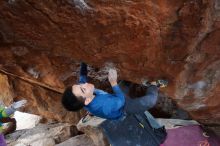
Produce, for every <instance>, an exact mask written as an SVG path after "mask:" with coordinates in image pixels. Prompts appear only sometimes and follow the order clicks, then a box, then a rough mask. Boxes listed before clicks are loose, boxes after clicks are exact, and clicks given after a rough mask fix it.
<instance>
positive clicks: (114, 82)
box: [108, 69, 125, 109]
mask: <svg viewBox="0 0 220 146" xmlns="http://www.w3.org/2000/svg"><path fill="white" fill-rule="evenodd" d="M108 80H109V82H110V84H111V86H112V89H113V91H114V93H115V97H117V99H118V100H117V106H116V109H117V108H121V107H122V106H124V104H125V96H124V93H123V92H122V91H121V89H120V87H119V86H118V83H117V71H116V70H115V69H110V70H109V74H108Z"/></svg>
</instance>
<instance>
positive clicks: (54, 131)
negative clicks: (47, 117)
mask: <svg viewBox="0 0 220 146" xmlns="http://www.w3.org/2000/svg"><path fill="white" fill-rule="evenodd" d="M77 134H78V131H77V129H76V127H75V126H72V125H69V124H41V125H38V126H36V127H34V128H31V129H25V130H18V131H16V132H14V133H12V134H9V135H7V136H6V141H7V144H8V146H15V145H17V146H18V145H19V146H29V145H31V146H54V145H55V144H58V143H62V142H63V141H66V140H67V139H69V138H70V137H72V136H76V135H77Z"/></svg>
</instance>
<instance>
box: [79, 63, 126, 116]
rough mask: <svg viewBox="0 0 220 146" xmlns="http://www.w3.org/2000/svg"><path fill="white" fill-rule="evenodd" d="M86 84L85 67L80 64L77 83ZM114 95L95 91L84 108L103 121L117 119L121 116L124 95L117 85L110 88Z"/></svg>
mask: <svg viewBox="0 0 220 146" xmlns="http://www.w3.org/2000/svg"><path fill="white" fill-rule="evenodd" d="M86 82H87V65H86V64H84V63H82V64H81V68H80V78H79V83H86ZM112 89H113V91H114V94H109V93H107V92H104V91H102V90H99V89H95V91H94V95H95V97H94V98H93V100H92V101H91V102H90V103H89V104H88V105H86V106H85V107H84V108H85V109H86V110H87V111H89V112H90V113H92V114H93V115H95V116H98V117H101V118H105V119H118V118H120V117H121V116H122V115H123V108H124V105H125V97H124V93H123V92H122V91H121V89H120V87H119V86H118V85H116V86H113V87H112Z"/></svg>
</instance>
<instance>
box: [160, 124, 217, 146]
mask: <svg viewBox="0 0 220 146" xmlns="http://www.w3.org/2000/svg"><path fill="white" fill-rule="evenodd" d="M167 133H168V135H167V139H166V141H165V142H164V143H163V144H162V145H161V146H220V139H219V138H218V137H216V136H214V135H209V137H207V136H205V135H204V134H203V130H202V129H201V127H200V126H199V125H194V126H184V127H180V128H175V129H168V130H167Z"/></svg>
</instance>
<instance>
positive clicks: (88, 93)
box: [72, 83, 95, 98]
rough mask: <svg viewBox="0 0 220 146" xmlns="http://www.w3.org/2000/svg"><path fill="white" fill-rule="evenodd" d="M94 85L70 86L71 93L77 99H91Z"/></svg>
mask: <svg viewBox="0 0 220 146" xmlns="http://www.w3.org/2000/svg"><path fill="white" fill-rule="evenodd" d="M94 89H95V88H94V85H93V84H90V83H84V84H78V85H73V86H72V92H73V94H75V95H76V96H77V97H80V96H81V97H83V98H91V97H93V92H94Z"/></svg>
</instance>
